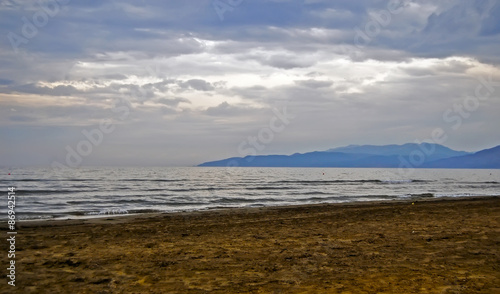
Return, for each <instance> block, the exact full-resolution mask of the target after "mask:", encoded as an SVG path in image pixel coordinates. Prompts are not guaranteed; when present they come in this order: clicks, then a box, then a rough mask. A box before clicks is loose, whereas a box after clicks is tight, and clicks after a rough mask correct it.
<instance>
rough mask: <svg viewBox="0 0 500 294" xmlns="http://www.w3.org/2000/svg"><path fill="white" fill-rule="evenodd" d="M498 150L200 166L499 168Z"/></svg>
mask: <svg viewBox="0 0 500 294" xmlns="http://www.w3.org/2000/svg"><path fill="white" fill-rule="evenodd" d="M499 150H500V146H499V147H495V148H492V149H488V150H483V151H480V152H476V153H474V154H470V153H468V152H463V151H456V150H452V149H450V148H448V147H445V146H442V145H438V144H429V143H423V144H404V145H385V146H373V145H362V146H359V145H350V146H346V147H340V148H334V149H329V150H327V151H315V152H308V153H302V154H301V153H296V154H293V155H260V156H247V157H244V158H242V157H233V158H228V159H223V160H218V161H211V162H205V163H202V164H200V165H199V166H244V167H381V168H383V167H386V168H397V167H401V165H402V162H406V163H408V162H410V163H414V164H412V165H411V166H412V167H417V168H418V167H428V168H500V163H499V160H500V155H499V152H500V151H499ZM424 154H425V156H424V157H423V158H422V155H424ZM412 156H413V157H412ZM420 159H424V160H423V162H418V161H419V160H420ZM415 162H418V164H415ZM407 166H408V165H405V167H407Z"/></svg>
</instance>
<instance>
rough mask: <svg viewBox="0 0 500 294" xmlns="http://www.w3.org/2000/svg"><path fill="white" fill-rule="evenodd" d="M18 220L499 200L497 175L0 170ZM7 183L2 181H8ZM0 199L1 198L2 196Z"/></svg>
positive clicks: (461, 172) (435, 171) (311, 170)
mask: <svg viewBox="0 0 500 294" xmlns="http://www.w3.org/2000/svg"><path fill="white" fill-rule="evenodd" d="M1 172H2V177H1V179H0V186H1V191H0V193H3V194H5V197H4V200H5V201H3V202H4V204H5V205H3V206H2V207H0V213H1V215H0V217H1V219H6V214H7V192H8V190H7V188H8V187H10V186H14V187H16V188H17V191H16V208H15V211H16V216H17V218H18V219H40V218H42V219H45V218H47V219H50V218H80V217H95V216H108V215H115V214H131V213H145V212H174V211H186V210H203V209H213V208H226V207H256V206H275V205H294V204H309V203H339V202H352V201H377V200H395V199H405V198H409V197H419V195H420V196H422V194H426V193H431V194H432V195H433V197H443V196H450V197H457V196H477V195H490V196H492V195H500V170H463V169H461V170H444V169H416V170H414V171H413V173H412V174H411V175H405V176H402V175H400V174H399V173H398V170H397V169H341V168H231V169H227V168H209V167H206V168H205V167H186V168H78V169H68V170H65V171H57V170H52V169H43V168H22V169H21V168H19V169H9V170H2V171H1ZM9 172H10V173H11V175H8V173H9ZM2 191H3V192H2Z"/></svg>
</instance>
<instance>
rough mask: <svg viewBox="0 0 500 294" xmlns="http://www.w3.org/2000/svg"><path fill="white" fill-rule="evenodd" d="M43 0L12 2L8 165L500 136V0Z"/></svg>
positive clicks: (212, 156) (1, 81)
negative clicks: (436, 134)
mask: <svg viewBox="0 0 500 294" xmlns="http://www.w3.org/2000/svg"><path fill="white" fill-rule="evenodd" d="M41 3H44V4H43V5H40V3H39V1H25V0H2V1H0V30H1V34H0V36H1V37H0V64H1V66H0V136H1V140H0V166H11V165H47V166H48V165H51V164H54V163H55V162H56V163H60V164H62V165H64V166H70V165H175V166H177V165H195V164H199V163H201V162H204V161H209V160H216V159H222V158H226V157H232V156H241V155H246V154H242V151H243V150H250V149H253V150H254V151H257V153H258V154H292V153H295V152H308V151H314V150H326V149H329V148H333V147H338V146H344V145H349V144H376V145H381V144H403V143H407V142H415V141H417V140H418V141H429V142H430V140H432V134H433V132H435V130H436V129H438V130H440V132H441V134H442V136H441V137H444V138H445V139H444V140H443V142H442V143H443V145H446V146H448V147H451V148H453V149H458V150H466V151H477V150H480V149H484V148H489V147H493V146H496V145H499V144H500V132H499V126H500V116H499V113H500V55H499V52H500V1H495V0H492V1H487V0H480V1H466V0H464V1H445V0H444V1H406V0H397V1H351V0H342V1H340V0H338V1H337V0H336V1H333V0H215V1H213V0H193V1H174V0H168V1H165V0H161V1H160V0H158V1H152V0H128V1H123V0H119V1H118V0H116V1H115V0H111V1H76V0H73V1H69V0H59V1H58V2H56V1H55V0H51V1H48V0H47V1H44V0H42V1H41ZM42 6H43V7H42ZM283 116H286V117H285V118H283ZM250 138H253V139H250ZM252 140H253V141H252ZM70 154H72V155H70ZM75 154H76V155H75ZM68 156H69V162H68ZM75 158H76V159H75Z"/></svg>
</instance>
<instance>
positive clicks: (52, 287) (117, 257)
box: [1, 197, 500, 293]
mask: <svg viewBox="0 0 500 294" xmlns="http://www.w3.org/2000/svg"><path fill="white" fill-rule="evenodd" d="M16 246H17V253H16V263H17V280H16V287H15V289H13V288H14V287H10V286H8V285H7V284H6V280H5V278H4V282H3V285H2V286H1V289H2V292H5V293H13V292H18V293H209V292H213V293H500V198H499V197H488V198H469V199H458V200H457V199H455V200H431V201H417V202H415V204H414V205H412V204H411V202H389V203H356V204H334V205H311V206H299V207H280V208H265V209H232V210H220V211H205V212H195V213H177V214H159V215H142V216H135V217H130V216H129V217H119V218H112V219H99V220H96V219H94V220H73V221H50V222H24V223H21V224H20V225H19V226H18V235H17V243H16ZM1 248H2V250H3V252H6V251H7V244H6V242H5V241H4V242H2V246H1ZM1 255H2V259H1V260H2V264H3V265H6V264H7V262H8V261H7V259H6V255H7V254H1ZM4 267H5V266H2V268H4ZM5 272H6V270H5ZM4 277H5V276H4ZM13 290H16V291H13Z"/></svg>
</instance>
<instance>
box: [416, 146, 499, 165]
mask: <svg viewBox="0 0 500 294" xmlns="http://www.w3.org/2000/svg"><path fill="white" fill-rule="evenodd" d="M424 167H428V168H500V146H497V147H494V148H491V149H485V150H482V151H479V152H476V153H474V154H469V155H465V156H457V157H451V158H446V159H441V160H437V161H433V162H430V163H427V164H425V165H424Z"/></svg>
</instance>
